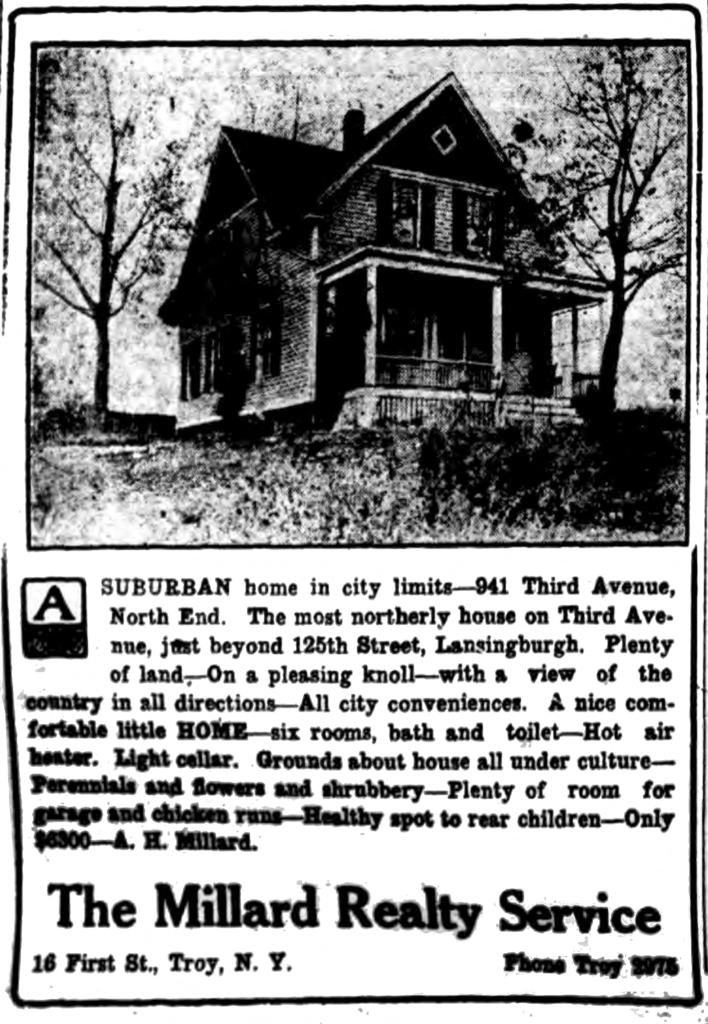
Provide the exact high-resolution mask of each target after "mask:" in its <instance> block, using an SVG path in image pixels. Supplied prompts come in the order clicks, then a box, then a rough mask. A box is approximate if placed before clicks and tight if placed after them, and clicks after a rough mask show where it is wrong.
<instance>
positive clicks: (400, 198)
mask: <svg viewBox="0 0 708 1024" xmlns="http://www.w3.org/2000/svg"><path fill="white" fill-rule="evenodd" d="M420 219H421V218H420V185H417V184H416V183H415V182H410V181H397V180H394V182H393V203H392V207H391V235H392V239H393V241H394V242H395V243H396V244H397V245H418V244H419V243H420Z"/></svg>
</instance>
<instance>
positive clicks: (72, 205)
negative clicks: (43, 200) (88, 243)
mask: <svg viewBox="0 0 708 1024" xmlns="http://www.w3.org/2000/svg"><path fill="white" fill-rule="evenodd" d="M59 198H60V200H61V202H62V203H64V205H65V206H66V208H67V210H69V211H70V212H71V213H73V215H74V216H75V217H76V219H77V220H78V221H80V223H81V224H83V226H84V227H85V228H86V230H87V231H88V232H89V233H90V234H92V235H93V237H94V238H97V239H100V238H101V232H100V231H99V230H98V228H95V227H94V226H93V224H92V223H91V222H90V221H89V219H88V217H86V215H85V214H84V213H83V212H82V210H81V208H80V207H79V205H78V203H76V202H75V200H73V199H69V198H68V197H67V196H64V195H62V196H60V197H59Z"/></svg>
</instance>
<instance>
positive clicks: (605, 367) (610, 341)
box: [599, 281, 626, 413]
mask: <svg viewBox="0 0 708 1024" xmlns="http://www.w3.org/2000/svg"><path fill="white" fill-rule="evenodd" d="M625 312H626V305H625V298H624V282H623V281H620V283H619V284H618V283H617V282H615V285H614V287H613V289H612V314H611V316H610V325H609V328H608V330H607V337H606V338H605V347H604V349H603V352H602V364H601V366H600V387H599V402H600V408H601V410H602V411H603V412H606V413H612V412H614V408H615V390H616V387H617V368H618V366H619V357H620V348H621V345H622V335H623V333H624V317H625Z"/></svg>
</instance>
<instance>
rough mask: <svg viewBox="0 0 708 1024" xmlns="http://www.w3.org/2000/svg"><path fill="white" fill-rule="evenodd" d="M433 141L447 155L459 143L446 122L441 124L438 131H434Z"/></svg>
mask: <svg viewBox="0 0 708 1024" xmlns="http://www.w3.org/2000/svg"><path fill="white" fill-rule="evenodd" d="M433 142H434V143H435V145H436V146H437V147H438V149H439V150H440V152H441V153H442V155H443V156H447V154H448V153H451V152H452V151H453V149H454V148H455V146H456V145H457V139H456V138H455V136H454V135H453V134H452V132H451V131H450V129H449V128H448V126H447V125H446V124H444V125H441V127H440V128H438V130H437V131H436V132H433Z"/></svg>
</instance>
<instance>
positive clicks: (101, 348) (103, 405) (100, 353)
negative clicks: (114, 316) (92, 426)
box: [94, 315, 111, 426]
mask: <svg viewBox="0 0 708 1024" xmlns="http://www.w3.org/2000/svg"><path fill="white" fill-rule="evenodd" d="M108 322H109V319H108V317H107V316H103V315H97V316H96V319H95V324H96V334H97V335H98V339H97V345H96V378H95V391H94V405H95V407H96V418H97V420H98V422H99V424H100V425H101V426H104V425H105V422H106V418H107V415H108V379H109V374H110V355H111V349H110V340H109V336H108Z"/></svg>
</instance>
